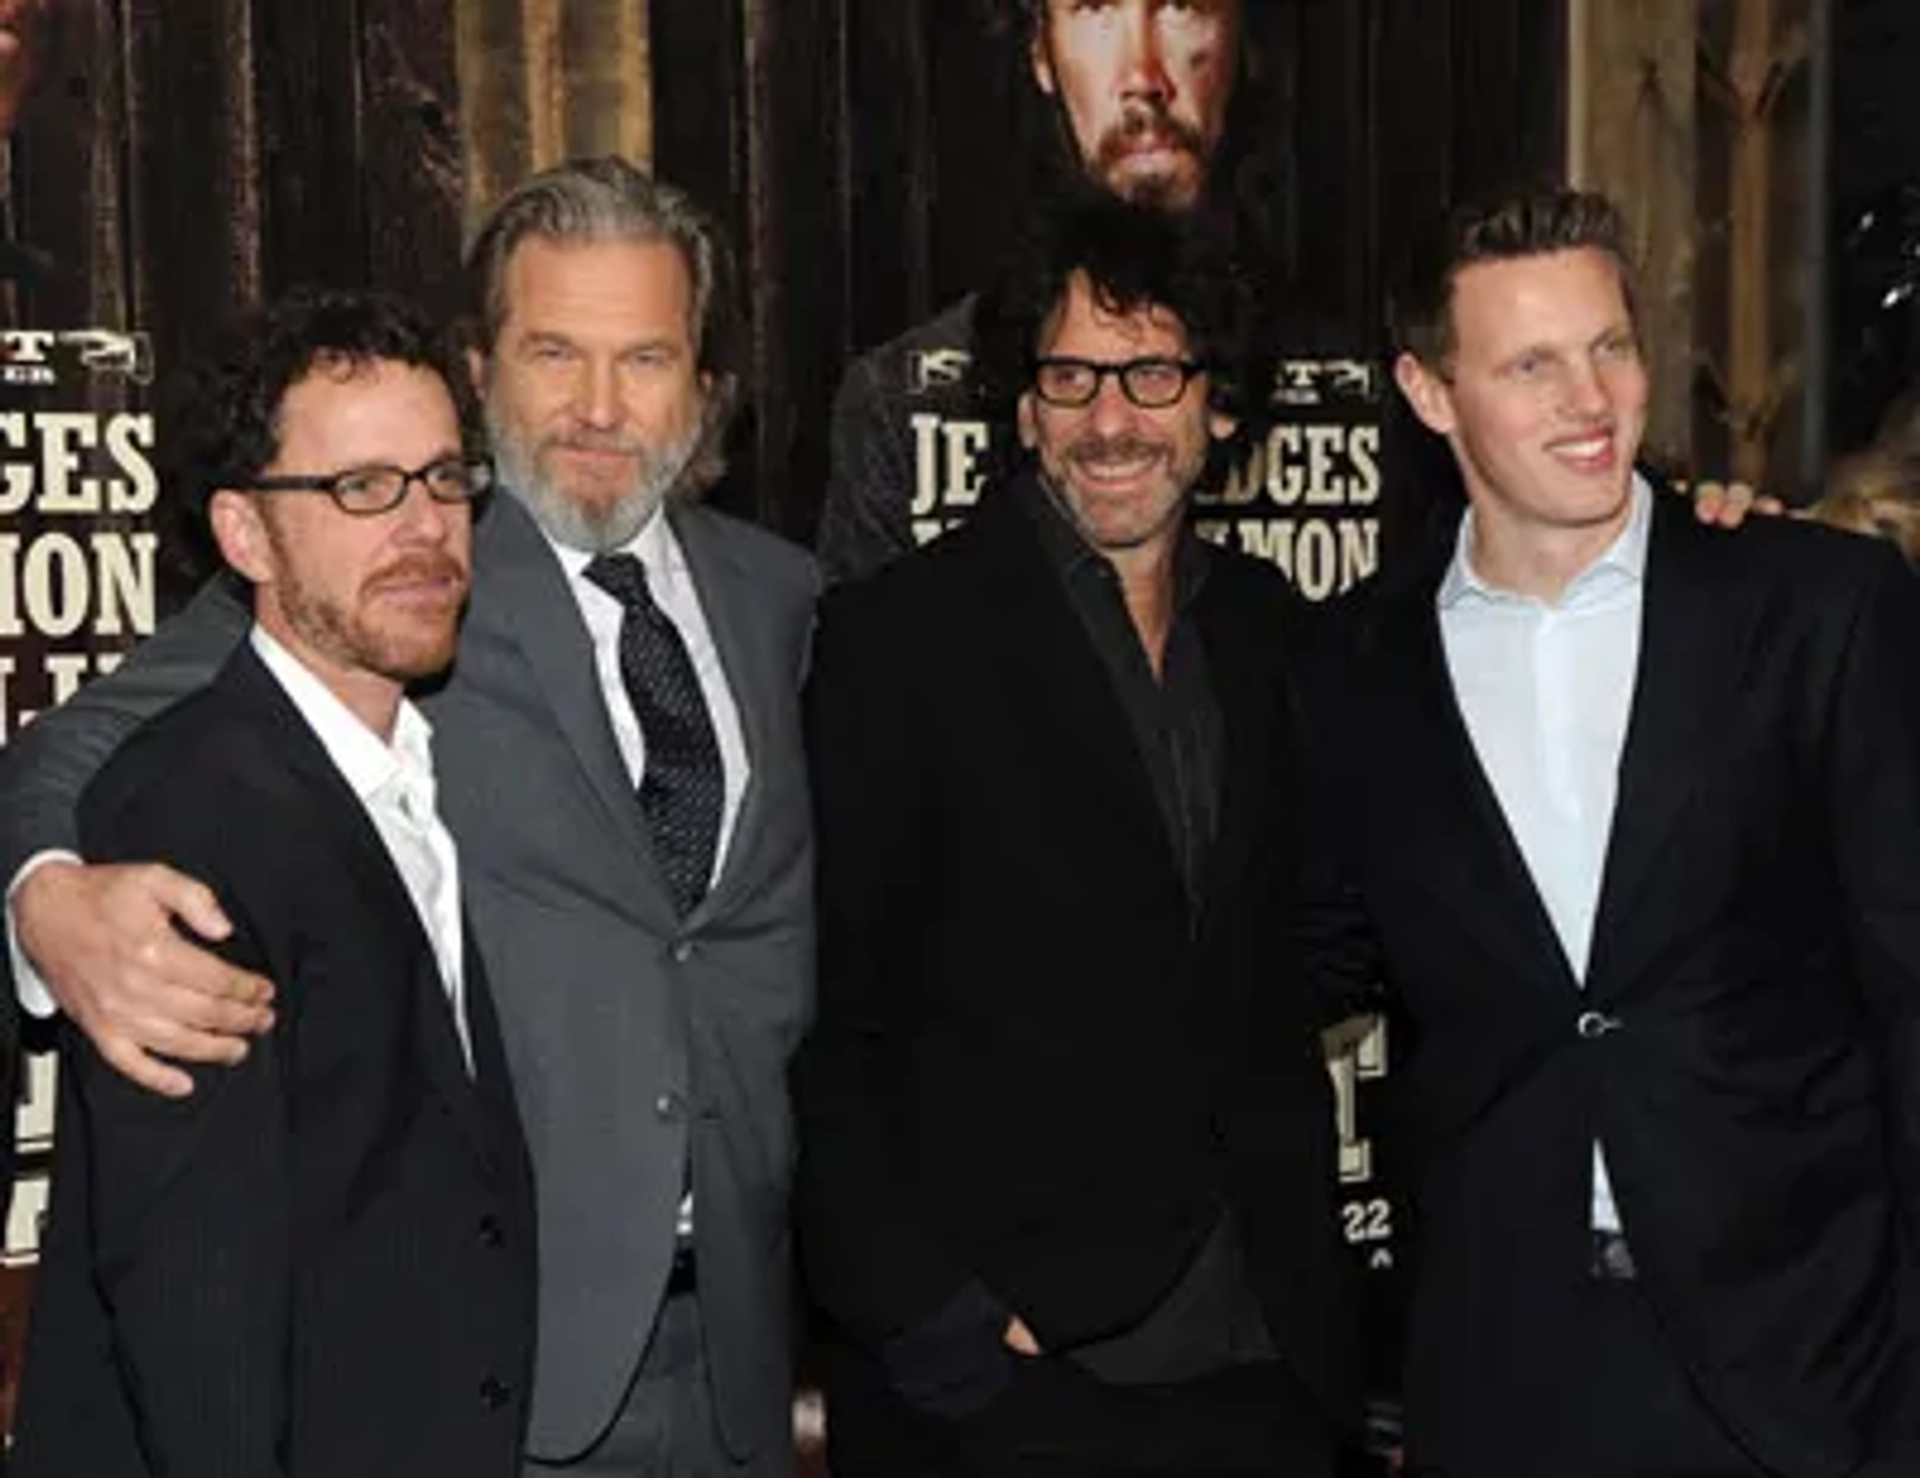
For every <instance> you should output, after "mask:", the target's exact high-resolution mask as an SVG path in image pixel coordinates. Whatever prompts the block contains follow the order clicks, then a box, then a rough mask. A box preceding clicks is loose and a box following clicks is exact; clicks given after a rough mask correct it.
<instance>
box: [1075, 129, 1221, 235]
mask: <svg viewBox="0 0 1920 1478" xmlns="http://www.w3.org/2000/svg"><path fill="white" fill-rule="evenodd" d="M1143 137H1151V138H1157V139H1158V140H1159V141H1160V142H1162V143H1163V144H1165V145H1168V146H1170V147H1172V148H1175V149H1177V150H1179V151H1180V152H1182V153H1184V154H1187V155H1189V156H1190V157H1191V158H1192V159H1193V160H1194V161H1195V162H1196V166H1197V170H1198V174H1199V176H1200V180H1201V183H1200V184H1199V185H1198V186H1197V187H1196V186H1195V185H1194V183H1193V182H1192V181H1190V180H1189V179H1187V178H1186V177H1184V176H1182V175H1180V174H1179V173H1177V172H1173V171H1170V172H1168V173H1166V174H1158V175H1146V176H1136V177H1132V178H1124V179H1123V178H1122V177H1121V175H1120V167H1121V165H1122V164H1123V163H1125V161H1126V159H1127V157H1128V154H1129V153H1130V152H1131V148H1132V145H1133V144H1134V143H1136V142H1137V141H1138V140H1140V139H1141V138H1143ZM1206 159H1207V147H1206V140H1205V139H1204V138H1202V137H1201V136H1200V133H1199V131H1198V130H1197V129H1195V128H1193V127H1191V126H1190V125H1189V124H1187V123H1185V122H1183V121H1182V120H1180V119H1178V118H1175V117H1174V116H1173V115H1172V114H1170V113H1168V112H1167V111H1166V109H1165V108H1164V107H1161V106H1158V105H1156V104H1151V103H1140V102H1136V103H1130V104H1128V105H1127V108H1126V111H1125V113H1124V114H1123V116H1122V117H1121V120H1120V122H1119V123H1118V124H1116V125H1114V126H1113V127H1112V128H1110V129H1108V130H1107V132H1106V133H1105V134H1104V135H1102V136H1101V138H1100V141H1099V142H1098V143H1097V144H1096V145H1095V146H1094V152H1093V157H1092V158H1091V159H1090V160H1088V161H1087V169H1088V173H1089V174H1091V175H1092V177H1093V178H1094V179H1095V180H1096V181H1098V182H1100V183H1102V184H1105V185H1106V186H1107V187H1108V188H1109V189H1111V190H1112V191H1113V193H1114V194H1116V195H1118V196H1120V198H1122V199H1123V200H1126V201H1128V202H1130V203H1131V204H1134V205H1144V206H1148V207H1151V208H1153V209H1156V210H1183V209H1186V208H1187V207H1189V206H1191V205H1192V204H1193V203H1194V197H1193V193H1192V192H1193V191H1194V190H1195V189H1202V190H1203V189H1204V188H1205V183H1204V181H1205V175H1206Z"/></svg>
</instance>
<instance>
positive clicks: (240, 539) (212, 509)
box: [207, 488, 273, 585]
mask: <svg viewBox="0 0 1920 1478" xmlns="http://www.w3.org/2000/svg"><path fill="white" fill-rule="evenodd" d="M207 523H208V526H209V527H210V528H211V529H212V530H213V542H214V543H215V544H217V545H218V546H219V548H220V557H221V558H222V559H224V560H225V561H226V562H227V563H228V564H229V565H231V566H232V567H233V569H234V570H235V571H236V572H238V573H239V574H240V575H242V576H243V577H245V579H246V580H247V581H248V583H249V584H253V585H266V584H270V583H271V582H272V579H273V549H272V546H271V545H270V544H269V543H268V541H267V528H266V524H265V523H264V522H262V520H261V517H260V505H259V502H258V500H256V499H254V498H252V497H249V496H248V495H247V494H245V493H236V492H234V491H233V490H232V489H231V488H222V489H220V490H219V491H218V492H216V493H215V494H214V495H213V497H212V498H211V499H209V500H208V502H207Z"/></svg>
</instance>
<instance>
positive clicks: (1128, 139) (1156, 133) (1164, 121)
mask: <svg viewBox="0 0 1920 1478" xmlns="http://www.w3.org/2000/svg"><path fill="white" fill-rule="evenodd" d="M1142 143H1158V144H1160V145H1161V146H1162V147H1163V148H1171V149H1179V150H1182V151H1184V152H1185V153H1188V154H1192V155H1195V156H1198V155H1199V154H1200V153H1201V151H1202V150H1203V149H1204V148H1205V146H1206V140H1205V139H1203V138H1202V137H1201V136H1200V130H1199V129H1197V128H1195V127H1194V126H1193V125H1192V124H1190V123H1186V122H1184V121H1182V120H1181V119H1178V118H1175V117H1174V116H1173V114H1171V113H1169V112H1168V111H1167V107H1166V104H1165V103H1163V102H1161V101H1159V100H1158V99H1157V98H1133V99H1130V100H1129V101H1128V102H1127V104H1126V106H1125V108H1124V110H1123V111H1122V112H1121V115H1120V121H1119V122H1118V123H1116V124H1114V125H1113V126H1112V127H1111V128H1109V129H1107V131H1106V132H1105V133H1103V134H1101V135H1100V145H1099V148H1098V149H1097V150H1096V158H1097V160H1098V162H1099V163H1101V164H1103V165H1107V164H1114V163H1117V162H1118V161H1119V160H1121V159H1123V158H1125V157H1126V156H1127V155H1128V154H1130V153H1132V152H1133V150H1134V149H1136V148H1137V147H1139V145H1141V144H1142Z"/></svg>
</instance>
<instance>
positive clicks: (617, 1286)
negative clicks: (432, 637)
mask: <svg viewBox="0 0 1920 1478" xmlns="http://www.w3.org/2000/svg"><path fill="white" fill-rule="evenodd" d="M469 265H470V275H471V288H472V309H473V313H474V318H475V326H476V333H477V341H476V347H475V349H474V353H473V357H472V369H473V372H474V378H475V383H476V384H477V386H478V388H479V390H480V394H481V399H482V402H483V409H484V411H485V413H486V418H487V423H488V430H489V434H490V437H491V439H492V444H493V450H494V452H495V454H496V456H497V458H498V461H499V467H500V474H501V484H502V489H503V492H504V493H505V494H506V496H504V497H500V498H497V499H495V500H494V502H493V504H492V506H490V507H489V509H488V511H487V515H486V517H485V518H484V519H483V520H482V522H481V524H480V527H479V529H478V530H477V532H476V535H475V540H474V590H473V603H472V611H471V613H470V615H469V617H468V619H467V621H466V623H465V625H464V627H463V629H462V633H461V642H460V650H459V653H458V657H457V660H456V662H455V664H454V669H453V672H452V675H451V677H450V678H449V680H448V681H447V683H446V685H445V687H444V689H442V690H441V691H440V692H438V693H436V694H433V695H431V696H430V697H429V698H428V699H427V700H426V701H425V703H424V705H423V706H424V707H425V709H426V711H427V713H428V714H429V715H430V716H431V717H432V719H433V720H434V722H435V723H436V724H437V725H439V726H440V729H441V732H442V735H443V739H442V742H441V744H440V747H439V749H438V755H437V757H438V759H439V761H440V764H441V766H442V786H441V800H442V806H443V809H444V812H445V815H446V818H447V823H448V825H449V827H450V828H451V830H452V833H453V835H454V836H455V837H456V838H457V839H458V840H459V842H460V846H461V856H462V861H463V866H464V869H465V871H464V874H463V880H464V881H465V883H466V884H467V891H468V898H469V900H470V904H471V909H472V917H473V921H474V929H475V935H476V939H477V941H478V943H479V946H480V952H481V954H482V955H483V957H484V958H485V959H486V961H487V965H488V971H489V976H490V978H491V980H492V981H493V984H494V989H495V993H496V995H497V998H498V1000H499V1002H500V1015H501V1025H502V1030H503V1034H504V1036H505V1039H506V1045H507V1053H508V1059H509V1062H510V1063H511V1066H512V1069H513V1078H514V1086H515V1088H516V1089H517V1090H518V1093H519V1098H520V1106H521V1112H522V1115H523V1118H524V1120H525V1122H526V1126H527V1138H528V1142H529V1146H530V1148H531V1150H532V1155H533V1163H534V1168H535V1171H536V1180H537V1189H538V1193H539V1208H540V1239H539V1241H540V1259H541V1263H540V1267H541V1276H540V1300H539V1302H540V1330H539V1343H538V1358H537V1360H536V1363H535V1373H534V1388H533V1392H532V1399H531V1416H530V1435H529V1441H528V1446H529V1453H530V1459H531V1466H532V1467H533V1469H534V1470H536V1471H544V1470H545V1469H547V1468H557V1469H562V1470H565V1471H570V1472H577V1473H581V1474H593V1475H601V1474H608V1475H613V1474H619V1475H639V1474H647V1475H653V1474H658V1473H682V1472H686V1473H699V1474H701V1475H708V1474H722V1475H725V1474H736V1473H737V1474H748V1475H753V1478H762V1475H764V1478H789V1475H790V1473H791V1470H792V1464H793V1448H792V1440H791V1432H792V1414H791V1398H792V1382H791V1368H790V1367H791V1359H792V1354H791V1332H790V1326H791V1314H792V1311H791V1302H792V1294H791V1273H790V1252H789V1238H788V1232H787V1197H788V1186H789V1179H790V1176H791V1166H792V1160H793V1156H794V1144H793V1129H792V1123H791V1116H790V1108H789V1100H788V1093H787V1083H786V1069H787V1061H788V1058H789V1056H790V1054H791V1052H792V1051H793V1049H794V1047H795V1046H796V1045H797V1043H798V1040H799V1037H800V1034H801V1032H802V1030H803V1028H804V1024H805V1020H806V1016H807V1013H808V1010H809V1007H810V1002H811V994H812V977H813V933H812V921H813V912H812V838H811V826H810V818H809V812H808V807H807V799H806V775H805V768H804V764H803V761H802V759H801V753H800V719H799V688H800V680H801V673H802V668H803V664H804V661H805V655H806V644H807V636H808V631H809V627H810V622H811V615H812V606H813V594H814V581H813V572H812V566H811V562H810V561H809V560H808V559H807V557H806V556H805V555H804V554H802V553H801V552H800V551H798V550H795V549H793V548H791V547H789V546H787V545H785V544H783V543H782V542H780V541H779V540H778V539H776V538H774V537H773V536H771V535H769V534H766V533H763V532H761V531H760V530H758V529H755V528H752V527H750V526H748V525H745V524H742V523H739V522H737V521H735V520H733V519H729V518H727V517H725V516H723V515H721V514H719V513H717V512H714V511H712V510H710V509H708V508H705V507H703V506H701V505H700V504H699V503H698V502H696V501H695V500H694V498H693V496H691V495H692V494H694V493H697V492H698V491H699V490H700V489H702V488H704V487H705V486H706V485H707V484H708V482H709V481H710V480H711V479H712V478H713V477H714V476H715V475H716V474H717V472H718V470H719V447H720V445H721V441H722V438H723V436H724V432H725V427H726V422H727V418H728V417H727V412H728V409H729V407H730V405H731V402H732V396H733V389H734V373H733V368H732V366H733V363H734V361H733V358H732V355H733V353H734V351H735V344H734V336H733V334H732V332H731V329H730V323H731V310H732V304H731V299H730V293H731V287H730V283H729V280H728V272H727V262H726V252H725V249H724V244H723V243H722V241H721V240H720V238H719V237H718V235H717V234H716V232H715V229H714V227H713V226H712V225H711V223H710V222H709V221H708V219H707V218H706V216H705V214H704V213H703V212H701V211H700V210H699V209H697V208H696V207H695V206H694V205H693V203H692V202H691V201H689V200H688V199H687V197H686V196H684V195H683V194H682V193H681V192H680V191H678V190H676V189H674V188H673V187H671V186H669V185H666V184H662V183H659V182H656V181H654V180H652V179H649V178H648V177H647V176H645V175H644V174H642V173H641V172H640V171H638V170H636V169H635V168H633V167H632V166H631V165H628V164H626V163H624V162H623V161H621V160H618V159H611V158H608V159H596V160H585V161H578V162H575V163H571V164H567V165H563V166H560V167H558V168H555V169H553V170H549V171H546V172H544V173H542V174H540V175H536V176H534V177H533V178H531V179H529V180H527V181H525V182H523V183H522V184H521V185H519V186H517V187H516V188H515V189H514V190H512V191H510V192H509V193H508V195H507V196H506V197H505V198H504V199H503V200H502V201H501V202H500V203H499V204H498V205H497V206H496V207H495V209H494V210H493V212H492V213H491V215H490V216H489V219H488V221H487V223H486V225H485V226H484V227H483V229H482V230H481V232H480V234H479V236H478V237H477V238H476V240H475V242H474V246H473V248H472V251H471V253H470V254H469ZM236 625H237V623H236V621H235V618H234V613H233V611H232V609H231V607H230V606H227V605H224V604H223V603H222V602H221V600H220V598H219V596H218V594H217V593H210V594H208V595H205V596H203V597H201V598H200V599H199V600H197V601H196V603H195V605H194V606H193V607H192V608H191V609H190V610H189V611H188V612H186V613H185V614H184V615H183V616H182V618H180V619H179V620H178V621H176V622H173V623H170V624H169V626H168V627H166V628H165V629H163V630H162V631H161V632H160V633H159V634H157V635H156V637H155V638H154V640H153V641H151V642H149V643H147V644H146V645H145V646H144V647H143V648H141V649H140V650H139V651H137V652H136V653H135V654H134V655H133V657H132V658H130V659H129V661H128V663H127V664H126V666H124V667H123V668H122V669H121V670H120V671H119V672H116V673H115V674H113V676H112V678H111V679H109V680H103V681H102V682H100V683H98V684H95V685H93V686H91V687H89V688H87V689H86V690H84V691H83V692H82V693H81V694H80V695H79V697H78V698H77V699H76V700H75V701H74V703H72V704H69V705H68V706H67V707H65V708H63V709H60V710H58V711H56V712H55V713H51V714H48V715H46V716H45V717H43V718H41V719H39V720H36V721H35V723H34V725H33V727H32V730H31V731H30V732H29V733H28V734H27V735H26V736H24V740H25V742H23V743H22V744H21V745H19V746H17V747H16V749H15V750H10V751H9V752H8V753H7V755H6V756H5V757H4V760H0V813H3V814H4V818H5V819H4V821H3V822H0V854H4V855H3V856H0V870H4V871H5V872H6V873H7V875H8V876H9V877H12V876H14V875H15V874H16V872H17V871H18V869H20V867H21V866H22V865H23V864H26V863H28V862H30V861H32V860H34V859H35V854H37V853H44V852H45V851H46V850H48V849H52V848H59V847H62V846H67V847H71V845H72V842H71V839H70V837H68V836H67V835H66V832H67V831H68V829H69V826H70V823H69V822H68V821H67V820H66V817H67V814H68V807H69V804H70V801H69V799H68V798H70V796H71V794H72V792H73V789H74V788H75V786H74V778H73V777H74V775H75V772H76V771H84V770H85V769H86V768H87V767H88V766H89V765H90V764H91V763H92V762H94V757H96V756H97V755H99V754H100V753H101V752H102V751H104V750H107V749H110V748H111V747H112V746H113V744H114V743H115V742H116V741H117V738H118V736H119V735H120V734H121V733H123V732H124V730H125V728H126V727H127V726H128V725H129V723H130V722H131V721H132V719H133V717H134V716H135V715H137V714H140V713H142V712H149V711H151V710H152V709H154V708H156V707H159V706H164V705H165V704H167V703H169V702H172V701H174V700H175V699H177V698H178V697H179V696H180V695H181V694H182V693H183V692H186V691H190V690H191V688H192V687H193V686H195V685H196V684H197V683H199V682H202V681H204V680H205V678H206V676H207V674H208V673H209V672H210V671H211V670H212V667H213V666H214V665H215V664H216V663H217V661H218V657H219V654H220V653H222V652H223V651H224V650H225V649H226V647H227V646H229V645H230V644H231V643H232V641H233V640H234V639H235V636H236V634H237V633H236ZM12 901H13V909H12V915H13V919H14V921H15V922H16V923H17V924H18V926H19V928H18V933H19V936H20V939H19V942H20V944H21V945H22V947H23V953H24V955H25V956H26V958H27V961H28V962H33V963H37V964H38V965H39V967H40V970H41V973H42V974H44V975H45V976H46V978H47V980H48V982H49V984H50V985H51V986H52V987H53V988H54V990H55V994H56V995H57V997H58V998H59V1000H60V1003H61V1005H62V1007H63V1008H64V1009H65V1010H66V1011H67V1013H68V1014H69V1015H70V1016H72V1017H73V1018H74V1019H76V1020H77V1021H78V1022H79V1023H80V1025H81V1026H82V1027H83V1028H84V1029H86V1030H87V1032H88V1033H89V1035H91V1036H93V1037H95V1038H96V1040H99V1041H101V1042H102V1043H103V1047H102V1050H103V1051H104V1052H107V1054H108V1056H109V1058H110V1060H113V1061H115V1063H116V1065H124V1066H125V1067H126V1068H127V1070H129V1071H132V1072H136V1073H141V1074H149V1075H153V1076H156V1077H159V1076H160V1069H162V1068H164V1064H160V1065H156V1064H155V1063H154V1062H153V1061H152V1059H151V1058H150V1057H149V1056H148V1055H147V1053H146V1051H145V1050H144V1049H146V1048H156V1049H160V1050H166V1051H169V1052H176V1051H179V1050H181V1049H185V1050H187V1051H188V1052H190V1053H199V1054H206V1053H222V1052H229V1051H231V1050H233V1047H232V1045H231V1042H230V1039H228V1038H226V1037H224V1036H222V1035H221V1034H220V1033H221V1032H222V1031H231V1030H233V1029H235V1028H241V1029H245V1028H248V1027H252V1026H254V1025H256V1021H255V1018H256V1016H257V1015H258V1014H259V1009H260V1008H259V1007H258V1006H256V1005H251V1004H246V1003H244V1002H242V1001H240V1000H238V999H235V997H236V996H246V997H248V998H249V1000H250V999H251V998H252V997H253V996H255V995H257V994H258V993H259V992H260V991H262V990H263V989H264V988H265V982H264V981H261V980H258V979H255V978H251V977H246V978H239V979H236V978H233V977H231V976H227V977H222V976H220V975H219V974H218V972H217V971H213V970H210V969H209V966H208V962H207V961H206V960H204V959H203V958H201V957H198V956H193V955H189V954H188V953H187V952H186V951H184V950H176V949H173V948H171V947H170V946H169V945H168V944H167V941H166V939H165V932H166V931H165V930H164V928H162V927H160V926H158V925H156V924H155V923H154V922H153V921H154V920H156V919H164V917H165V915H166V913H168V912H169V911H172V910H174V909H176V908H184V909H187V910H190V911H197V909H198V905H199V902H200V901H202V900H199V899H198V897H197V895H196V894H195V892H194V889H193V885H192V883H191V881H190V880H188V879H186V878H183V877H181V876H179V875H178V874H176V873H172V872H168V873H164V874H159V875H156V874H154V873H153V872H152V871H151V870H144V871H143V870H132V871H129V870H125V869H120V870H116V869H111V868H104V869H103V868H89V867H82V866H80V865H78V864H77V863H76V862H74V861H72V860H66V861H60V860H51V861H42V862H41V864H40V865H39V866H38V867H37V869H35V870H34V871H32V872H30V873H29V874H28V875H27V876H26V878H25V879H24V880H21V881H17V882H16V883H15V884H14V886H13V889H12ZM219 923H220V921H219V920H218V919H217V918H216V919H213V920H208V921H206V926H205V927H202V926H201V925H199V924H196V925H195V927H196V928H197V929H199V932H201V933H203V934H204V933H207V932H208V931H209V929H217V928H218V927H219ZM148 943H151V946H152V948H153V950H154V951H156V953H155V954H154V955H153V956H152V957H151V958H152V959H153V960H154V961H156V962H157V963H154V964H149V963H147V962H146V961H145V960H143V958H142V950H143V947H144V946H146V945H147V944H148ZM209 991H210V992H212V993H213V996H215V997H218V996H219V995H220V994H221V993H222V992H225V993H226V994H227V997H228V998H227V999H224V1000H221V999H211V998H209V996H208V995H207V992H209ZM183 1001H184V1002H185V1003H186V1004H185V1005H182V1004H181V1003H182V1002H183ZM209 1026H211V1027H213V1028H216V1029H217V1030H214V1031H212V1032H209V1031H208V1030H207V1028H208V1027H209ZM160 1080H161V1081H165V1079H164V1078H161V1079H160ZM476 1399H478V1398H476Z"/></svg>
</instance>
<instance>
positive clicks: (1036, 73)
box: [1027, 13, 1060, 97]
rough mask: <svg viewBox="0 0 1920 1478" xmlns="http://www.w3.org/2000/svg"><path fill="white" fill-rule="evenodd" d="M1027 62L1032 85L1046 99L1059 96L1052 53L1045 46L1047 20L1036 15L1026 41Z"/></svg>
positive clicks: (1042, 16)
mask: <svg viewBox="0 0 1920 1478" xmlns="http://www.w3.org/2000/svg"><path fill="white" fill-rule="evenodd" d="M1027 60H1028V61H1030V62H1031V63H1032V64H1033V85H1034V86H1035V87H1037V88H1039V89H1040V90H1041V91H1042V92H1044V93H1045V94H1046V95H1047V96H1048V97H1056V96H1058V95H1059V87H1060V84H1059V83H1058V81H1056V80H1055V78H1054V75H1053V52H1052V50H1051V49H1050V48H1049V47H1048V46H1047V18H1046V16H1045V14H1044V13H1043V14H1041V15H1038V16H1036V17H1035V18H1034V22H1033V35H1032V36H1031V37H1030V38H1029V39H1028V41H1027Z"/></svg>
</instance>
